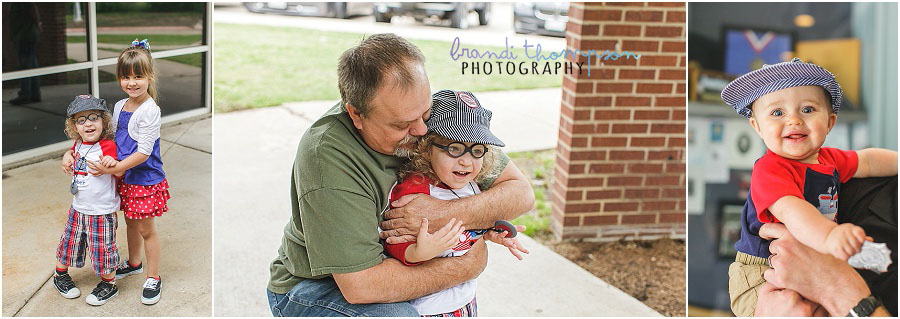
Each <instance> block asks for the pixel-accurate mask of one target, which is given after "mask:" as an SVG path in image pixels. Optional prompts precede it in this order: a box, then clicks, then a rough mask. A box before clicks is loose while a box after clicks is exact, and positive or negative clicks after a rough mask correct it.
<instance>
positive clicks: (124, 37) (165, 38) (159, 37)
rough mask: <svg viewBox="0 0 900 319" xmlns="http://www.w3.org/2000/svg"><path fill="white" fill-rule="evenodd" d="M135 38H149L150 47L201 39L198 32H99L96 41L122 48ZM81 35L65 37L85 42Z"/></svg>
mask: <svg viewBox="0 0 900 319" xmlns="http://www.w3.org/2000/svg"><path fill="white" fill-rule="evenodd" d="M135 38H137V39H139V40H143V39H149V40H147V41H149V42H150V48H151V49H152V48H153V46H154V45H190V44H194V43H199V42H200V41H201V40H203V36H202V35H200V34H150V35H133V34H100V35H98V36H97V42H99V43H110V44H121V45H122V48H123V49H124V48H125V46H126V45H130V44H131V41H134V39H135ZM85 41H86V40H85V37H84V36H83V35H70V36H68V37H66V42H68V43H87V42H85Z"/></svg>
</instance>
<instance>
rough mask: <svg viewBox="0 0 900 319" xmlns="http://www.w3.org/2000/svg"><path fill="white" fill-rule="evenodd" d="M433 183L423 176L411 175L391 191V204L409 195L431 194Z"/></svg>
mask: <svg viewBox="0 0 900 319" xmlns="http://www.w3.org/2000/svg"><path fill="white" fill-rule="evenodd" d="M429 185H431V183H430V181H429V179H428V178H426V177H425V176H422V175H418V174H416V175H410V176H407V177H406V178H404V179H403V180H402V181H400V183H398V184H397V186H395V187H394V190H393V191H391V202H393V201H395V200H398V199H400V197H403V195H409V194H431V188H430V186H429Z"/></svg>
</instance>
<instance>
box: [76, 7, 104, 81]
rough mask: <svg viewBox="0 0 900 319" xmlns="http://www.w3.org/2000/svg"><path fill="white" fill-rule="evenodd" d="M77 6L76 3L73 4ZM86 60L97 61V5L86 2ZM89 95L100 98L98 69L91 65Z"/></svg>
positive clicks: (95, 64)
mask: <svg viewBox="0 0 900 319" xmlns="http://www.w3.org/2000/svg"><path fill="white" fill-rule="evenodd" d="M75 5H76V6H77V5H78V3H75ZM87 39H88V59H89V60H91V61H97V58H98V57H100V56H99V55H97V3H96V2H88V30H87ZM91 95H93V96H100V67H99V66H98V65H97V63H96V62H94V63H91Z"/></svg>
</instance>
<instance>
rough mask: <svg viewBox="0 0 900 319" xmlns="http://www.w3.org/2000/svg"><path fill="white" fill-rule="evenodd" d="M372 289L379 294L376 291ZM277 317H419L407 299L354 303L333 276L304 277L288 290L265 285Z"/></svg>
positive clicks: (273, 312) (273, 313)
mask: <svg viewBox="0 0 900 319" xmlns="http://www.w3.org/2000/svg"><path fill="white" fill-rule="evenodd" d="M372 293H375V294H377V293H378V292H377V291H373V292H372ZM266 295H268V297H269V298H268V299H269V308H270V310H272V315H273V316H275V317H418V316H419V313H418V312H416V309H415V308H413V306H412V305H410V304H409V303H408V302H395V303H376V304H351V303H349V302H347V300H346V299H344V295H342V294H341V290H340V289H338V286H337V283H335V282H334V279H333V278H331V277H328V278H324V279H305V280H303V281H301V282H300V283H299V284H297V285H296V286H294V288H291V291H288V293H287V294H276V293H274V292H272V291H271V290H268V289H266Z"/></svg>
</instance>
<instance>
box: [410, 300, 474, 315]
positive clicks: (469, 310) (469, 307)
mask: <svg viewBox="0 0 900 319" xmlns="http://www.w3.org/2000/svg"><path fill="white" fill-rule="evenodd" d="M422 317H478V305H477V303H476V302H475V298H472V302H469V303H468V304H466V305H465V306H463V307H462V308H459V309H456V311H454V312H448V313H439V314H436V315H423V316H422Z"/></svg>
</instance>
